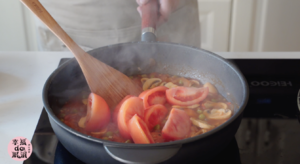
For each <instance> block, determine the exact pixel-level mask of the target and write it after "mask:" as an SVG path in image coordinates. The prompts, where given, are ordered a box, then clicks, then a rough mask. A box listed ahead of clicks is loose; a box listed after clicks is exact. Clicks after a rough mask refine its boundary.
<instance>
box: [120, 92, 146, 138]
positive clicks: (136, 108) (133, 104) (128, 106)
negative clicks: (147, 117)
mask: <svg viewBox="0 0 300 164" xmlns="http://www.w3.org/2000/svg"><path fill="white" fill-rule="evenodd" d="M135 114H137V115H138V116H139V117H141V118H144V105H143V100H142V99H140V98H138V97H130V98H128V99H127V100H125V101H124V103H123V104H122V106H121V108H120V111H119V115H118V128H119V130H120V134H121V135H122V137H124V138H125V139H130V138H131V136H130V132H129V129H128V126H127V123H128V121H129V120H130V119H131V118H132V117H133V116H134V115H135Z"/></svg>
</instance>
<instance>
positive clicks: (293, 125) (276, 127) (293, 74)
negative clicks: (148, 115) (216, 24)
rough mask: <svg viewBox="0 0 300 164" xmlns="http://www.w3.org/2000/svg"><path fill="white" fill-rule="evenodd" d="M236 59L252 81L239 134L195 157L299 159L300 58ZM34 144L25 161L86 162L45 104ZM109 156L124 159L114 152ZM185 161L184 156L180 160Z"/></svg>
mask: <svg viewBox="0 0 300 164" xmlns="http://www.w3.org/2000/svg"><path fill="white" fill-rule="evenodd" d="M67 60H69V59H66V58H64V59H62V60H61V61H60V64H62V63H64V62H66V61H67ZM230 61H231V62H233V63H234V64H236V66H237V67H239V69H240V70H241V72H242V73H243V74H244V76H245V78H246V80H247V82H248V84H249V93H250V96H249V101H248V104H247V106H246V108H245V112H244V116H243V119H242V123H241V125H240V127H239V129H238V131H237V133H236V135H235V137H234V138H233V139H232V141H231V142H230V143H229V145H228V146H227V147H225V148H224V149H223V150H222V151H221V152H218V153H216V154H215V155H213V158H211V159H209V160H207V161H202V159H198V158H197V157H195V159H193V160H192V161H194V162H195V163H207V164H213V163H231V164H238V163H243V164H256V163H257V164H258V163H262V164H266V163H272V164H277V163H278V164H279V163H283V164H287V163H298V162H299V161H300V139H299V138H300V124H299V122H298V115H299V110H298V105H297V99H298V92H299V89H300V71H299V70H300V60H298V59H232V60H230ZM299 100H300V98H299ZM299 100H298V101H299ZM32 145H33V153H32V155H31V157H30V158H29V159H28V160H26V161H24V164H36V163H41V164H43V163H45V164H53V163H55V164H65V163H68V164H69V163H72V164H77V163H78V164H79V163H83V162H81V161H80V160H78V159H77V158H76V157H74V156H73V155H72V154H70V153H69V152H68V151H67V150H66V149H65V148H64V147H63V145H62V144H61V143H60V142H59V141H58V140H57V138H56V136H55V134H54V132H53V130H52V128H51V125H50V123H49V119H48V116H47V113H46V111H45V110H44V109H43V110H42V113H41V117H40V119H39V122H38V124H37V127H36V130H35V133H34V136H33V139H32ZM177 155H180V154H177ZM182 159H184V157H183V158H182ZM104 161H105V163H119V162H117V161H116V160H114V159H112V158H108V159H105V160H104ZM183 162H184V161H178V163H183ZM194 162H193V163H194ZM164 163H168V161H166V162H164Z"/></svg>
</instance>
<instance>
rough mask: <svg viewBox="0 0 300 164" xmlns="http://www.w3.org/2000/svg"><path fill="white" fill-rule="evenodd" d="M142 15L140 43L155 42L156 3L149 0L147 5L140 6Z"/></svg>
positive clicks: (155, 0)
mask: <svg viewBox="0 0 300 164" xmlns="http://www.w3.org/2000/svg"><path fill="white" fill-rule="evenodd" d="M141 13H142V41H147V42H155V41H156V35H155V30H156V22H157V19H158V2H157V0H150V1H149V2H148V3H147V4H145V5H143V6H141Z"/></svg>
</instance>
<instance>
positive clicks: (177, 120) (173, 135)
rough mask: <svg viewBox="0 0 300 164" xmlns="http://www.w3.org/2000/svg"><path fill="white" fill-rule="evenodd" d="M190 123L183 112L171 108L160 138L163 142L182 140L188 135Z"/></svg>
mask: <svg viewBox="0 0 300 164" xmlns="http://www.w3.org/2000/svg"><path fill="white" fill-rule="evenodd" d="M190 128H191V121H190V118H189V116H188V115H187V114H186V112H185V111H183V110H180V109H176V108H173V109H172V110H171V112H170V115H169V118H168V120H167V122H166V124H165V126H164V127H163V129H162V136H163V138H164V139H165V141H175V140H180V139H184V138H185V136H186V135H187V134H189V131H190Z"/></svg>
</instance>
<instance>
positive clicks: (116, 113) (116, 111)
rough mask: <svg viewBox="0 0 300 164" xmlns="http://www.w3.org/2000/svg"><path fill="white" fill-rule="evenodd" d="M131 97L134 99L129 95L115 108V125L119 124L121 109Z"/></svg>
mask: <svg viewBox="0 0 300 164" xmlns="http://www.w3.org/2000/svg"><path fill="white" fill-rule="evenodd" d="M130 97H133V96H132V95H127V96H125V97H124V98H123V100H122V101H120V102H119V104H118V105H117V106H116V107H115V109H114V114H113V122H114V123H116V124H117V123H118V114H119V111H120V108H121V106H122V104H123V103H124V101H125V100H127V99H129V98H130Z"/></svg>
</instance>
